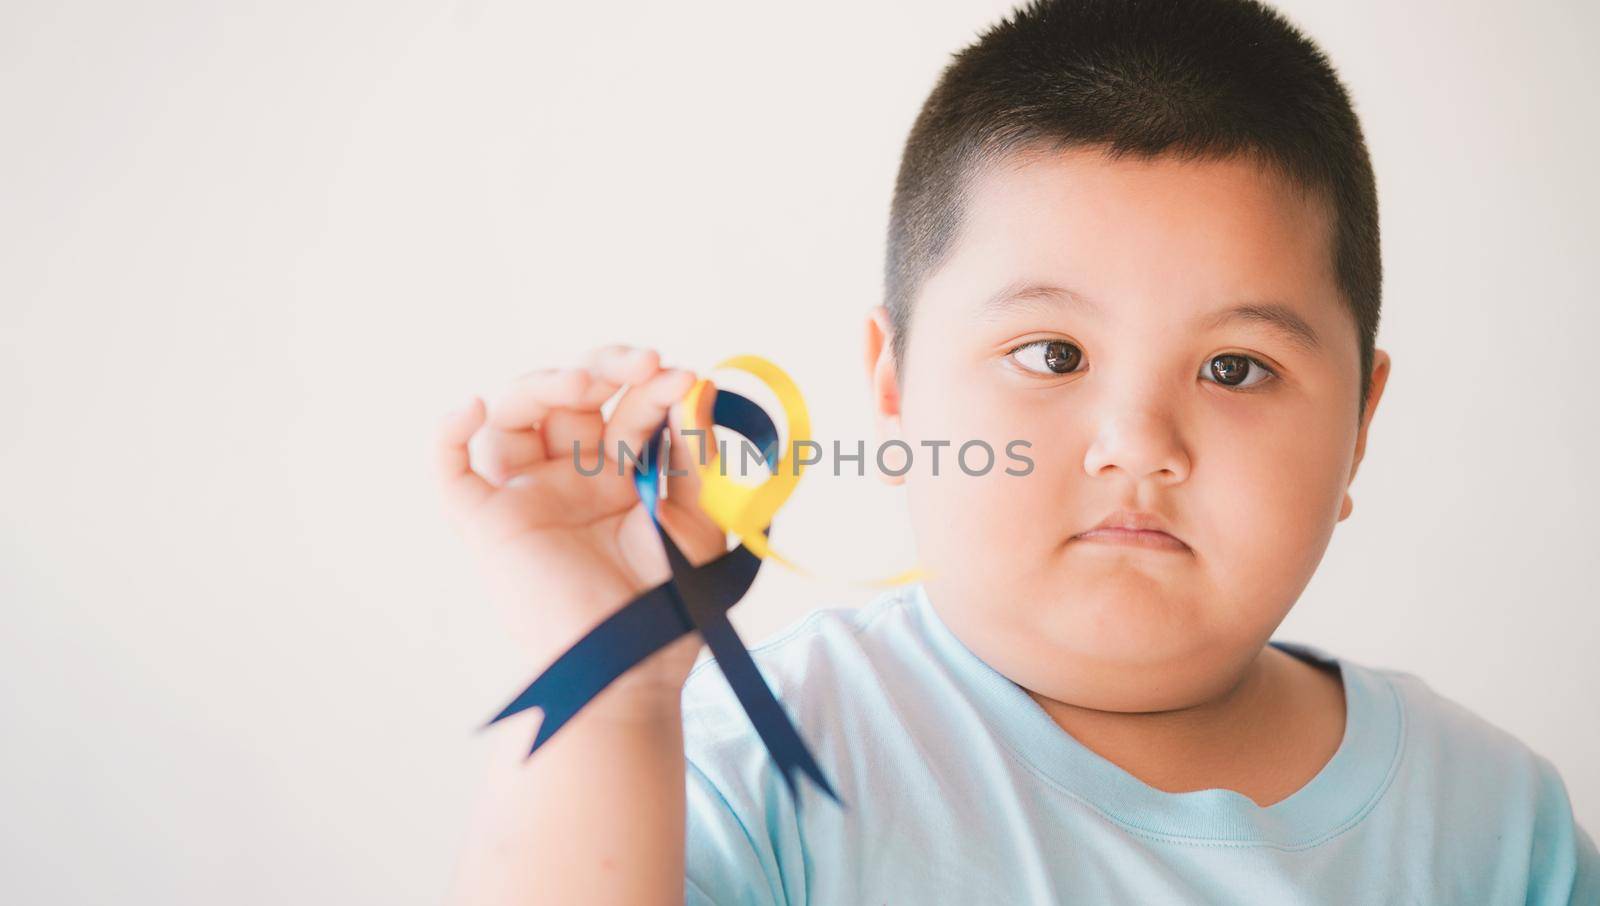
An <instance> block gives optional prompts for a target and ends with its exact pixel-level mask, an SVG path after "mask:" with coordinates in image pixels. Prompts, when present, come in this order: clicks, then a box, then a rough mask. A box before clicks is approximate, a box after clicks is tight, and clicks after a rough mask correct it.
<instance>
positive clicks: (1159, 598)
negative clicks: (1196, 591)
mask: <svg viewBox="0 0 1600 906" xmlns="http://www.w3.org/2000/svg"><path fill="white" fill-rule="evenodd" d="M1200 615H1201V614H1200V611H1199V609H1198V606H1197V602H1196V601H1194V600H1193V599H1191V598H1189V597H1188V596H1187V595H1184V594H1181V593H1178V592H1175V591H1173V590H1172V589H1171V588H1169V587H1167V586H1166V585H1164V584H1160V583H1153V582H1151V581H1150V580H1148V579H1147V578H1145V577H1136V578H1131V579H1124V580H1119V581H1110V582H1093V583H1084V587H1082V588H1077V589H1074V588H1072V587H1070V586H1069V587H1068V588H1067V589H1066V590H1065V591H1063V592H1061V593H1059V594H1058V595H1056V596H1055V600H1054V602H1053V603H1052V605H1051V606H1048V607H1045V608H1041V609H1040V610H1039V611H1038V616H1037V618H1036V619H1035V620H1034V621H1033V622H1034V623H1035V629H1036V631H1037V632H1038V634H1039V636H1040V637H1042V638H1047V639H1049V642H1050V644H1051V645H1053V646H1055V647H1057V648H1058V649H1059V650H1061V651H1065V652H1071V653H1072V654H1073V656H1075V657H1081V658H1084V659H1087V660H1092V661H1098V662H1102V663H1105V664H1126V665H1129V666H1137V665H1153V664H1159V663H1164V662H1165V663H1170V662H1171V661H1172V660H1173V659H1174V658H1180V657H1182V656H1184V655H1185V654H1187V653H1190V652H1193V651H1194V650H1196V649H1197V648H1199V647H1201V642H1202V640H1203V634H1202V632H1201V622H1202V621H1201V620H1200V619H1199V617H1200Z"/></svg>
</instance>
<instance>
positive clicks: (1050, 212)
mask: <svg viewBox="0 0 1600 906" xmlns="http://www.w3.org/2000/svg"><path fill="white" fill-rule="evenodd" d="M1330 227H1331V218H1330V217H1329V212H1328V208H1327V205H1326V204H1325V203H1324V202H1323V200H1322V199H1321V198H1320V197H1319V196H1318V195H1316V194H1313V193H1302V192H1300V191H1299V190H1298V189H1297V188H1296V187H1294V186H1292V185H1290V184H1289V183H1287V182H1286V181H1284V180H1283V179H1282V178H1280V177H1279V176H1277V175H1276V174H1275V173H1273V172H1271V171H1268V170H1265V169H1263V168H1261V167H1260V166H1259V165H1257V164H1256V163H1254V162H1253V161H1251V160H1248V159H1243V158H1235V159H1228V160H1179V159H1176V158H1171V157H1159V158H1154V159H1135V158H1123V159H1121V160H1112V159H1110V158H1108V157H1106V156H1105V155H1104V154H1103V153H1102V152H1100V151H1099V150H1095V149H1074V150H1070V151H1063V152H1033V153H1028V154H1025V155H1014V156H1012V157H1009V158H1006V159H1004V160H1002V161H1001V162H999V163H998V164H996V165H993V166H991V167H988V168H986V169H984V170H982V171H980V172H979V173H977V174H976V175H975V177H974V180H973V184H972V186H971V189H970V191H969V193H968V196H967V203H966V209H965V216H964V217H963V223H962V227H961V231H960V235H959V236H958V238H957V241H956V243H955V247H954V248H953V249H952V253H951V256H950V258H949V260H948V261H947V262H946V266H945V267H943V268H941V269H940V271H939V272H938V273H937V274H935V275H934V276H933V278H932V279H930V281H929V288H930V289H933V288H934V283H935V282H936V281H937V282H939V283H941V286H942V288H943V289H944V290H947V291H949V290H954V291H955V294H957V295H959V296H960V297H962V298H963V299H966V300H968V301H977V300H979V299H981V298H985V297H986V294H992V293H993V292H995V291H996V290H999V289H1001V288H1002V287H1004V286H1006V285H1009V284H1014V283H1016V282H1017V281H1019V280H1024V281H1035V280H1036V281H1041V282H1046V281H1048V282H1054V283H1057V284H1059V285H1064V286H1068V287H1071V288H1072V289H1073V290H1074V291H1076V292H1079V293H1081V294H1083V295H1085V296H1088V297H1091V298H1095V299H1099V300H1101V301H1103V302H1106V303H1107V304H1109V305H1110V306H1112V307H1113V308H1116V309H1118V310H1121V311H1123V312H1125V313H1130V314H1133V313H1137V312H1139V311H1141V310H1144V311H1149V312H1150V313H1152V314H1155V315H1158V316H1159V315H1161V314H1163V313H1168V314H1170V312H1171V309H1174V308H1181V309H1185V310H1193V309H1197V308H1208V309H1209V308H1216V307H1222V306H1226V305H1229V304H1237V303H1238V302H1240V301H1259V300H1264V299H1271V300H1274V301H1281V302H1283V303H1285V304H1293V305H1295V306H1296V307H1297V308H1301V307H1304V308H1305V309H1306V314H1307V317H1308V318H1310V317H1311V316H1312V315H1313V314H1321V315H1324V316H1326V315H1329V314H1336V313H1337V307H1336V302H1337V298H1338V296H1337V287H1336V284H1335V282H1334V278H1333V262H1332V244H1331V235H1332V234H1331V229H1330ZM1329 306H1334V309H1333V311H1329V310H1328V309H1329Z"/></svg>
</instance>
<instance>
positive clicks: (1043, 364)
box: [1006, 340, 1083, 375]
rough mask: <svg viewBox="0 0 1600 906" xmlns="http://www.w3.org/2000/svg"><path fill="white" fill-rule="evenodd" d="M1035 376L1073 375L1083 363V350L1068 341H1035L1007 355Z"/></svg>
mask: <svg viewBox="0 0 1600 906" xmlns="http://www.w3.org/2000/svg"><path fill="white" fill-rule="evenodd" d="M1006 354H1007V355H1009V356H1011V358H1012V359H1013V360H1015V361H1016V363H1017V364H1019V365H1021V366H1022V367H1023V368H1025V369H1026V370H1028V371H1031V372H1033V373H1034V374H1044V375H1052V374H1071V373H1072V372H1074V371H1076V370H1077V369H1078V365H1079V364H1080V363H1082V361H1083V350H1081V349H1079V348H1078V347H1077V346H1076V345H1074V344H1072V343H1069V342H1067V341H1066V340H1035V341H1033V342H1032V343H1024V344H1022V345H1021V346H1018V347H1017V348H1016V349H1013V350H1011V351H1010V352H1008V353H1006Z"/></svg>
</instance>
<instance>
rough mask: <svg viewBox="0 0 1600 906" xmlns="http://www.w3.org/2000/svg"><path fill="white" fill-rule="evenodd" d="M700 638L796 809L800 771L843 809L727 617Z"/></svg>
mask: <svg viewBox="0 0 1600 906" xmlns="http://www.w3.org/2000/svg"><path fill="white" fill-rule="evenodd" d="M700 634H701V635H702V636H704V637H705V640H706V644H708V645H710V646H711V653H712V654H713V655H715V656H716V658H717V663H718V664H720V665H721V667H722V675H723V676H724V677H726V678H727V680H728V685H729V686H732V687H733V693H734V695H736V696H738V699H739V703H740V704H741V705H743V706H744V710H745V713H746V714H747V715H749V717H750V723H751V724H753V725H754V726H755V728H756V733H757V734H759V735H760V736H761V741H762V742H763V743H764V744H765V745H766V747H767V752H768V753H769V754H771V755H772V760H773V761H775V762H776V763H777V765H778V770H779V771H780V772H781V774H782V776H783V782H784V783H785V784H787V785H788V787H789V795H790V796H792V797H794V802H795V807H796V808H799V807H800V798H799V790H798V789H797V788H796V785H795V780H794V773H795V772H796V771H799V772H801V773H803V774H805V775H806V776H807V777H810V778H811V780H812V782H813V783H815V784H816V785H817V786H818V787H821V789H822V791H823V792H824V793H827V794H828V798H830V799H832V800H833V801H834V802H835V803H837V804H838V805H839V807H840V808H843V807H844V802H843V801H841V800H840V799H839V794H838V793H836V792H834V789H833V785H832V784H830V783H828V778H827V777H825V776H824V775H823V773H822V768H821V767H820V766H819V765H818V764H817V762H816V760H815V759H814V758H812V756H811V750H810V749H808V748H806V744H805V740H803V739H801V738H800V734H799V732H798V731H796V730H795V728H794V724H793V723H791V722H790V721H789V715H788V714H786V713H785V712H784V710H783V706H782V705H780V704H779V703H778V700H777V699H776V698H774V697H773V695H772V688H771V687H770V686H768V685H767V682H766V680H765V679H764V678H763V677H762V676H761V671H760V668H758V667H757V666H756V663H755V661H754V660H753V659H752V658H751V657H750V652H749V651H748V650H746V648H745V646H744V643H743V642H742V641H740V639H739V635H738V633H737V632H735V631H734V628H733V624H732V623H730V622H728V618H727V616H726V615H725V614H722V615H718V616H716V617H715V618H713V619H712V620H711V621H709V622H707V623H701V624H700Z"/></svg>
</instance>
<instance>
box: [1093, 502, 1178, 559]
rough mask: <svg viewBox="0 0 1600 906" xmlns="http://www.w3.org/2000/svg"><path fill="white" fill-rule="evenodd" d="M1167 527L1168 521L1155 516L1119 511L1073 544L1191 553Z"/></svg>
mask: <svg viewBox="0 0 1600 906" xmlns="http://www.w3.org/2000/svg"><path fill="white" fill-rule="evenodd" d="M1166 526H1167V522H1166V520H1164V519H1162V518H1161V517H1160V516H1157V515H1156V514H1154V513H1146V512H1141V511H1137V510H1118V511H1116V512H1115V513H1112V514H1111V515H1109V516H1107V517H1106V518H1104V519H1102V520H1100V524H1099V525H1097V526H1095V527H1094V528H1092V529H1089V530H1088V531H1086V532H1080V533H1078V534H1077V535H1074V536H1072V540H1074V541H1089V542H1094V543H1097V544H1119V545H1126V546H1130V547H1143V548H1150V549H1153V550H1174V551H1185V550H1188V549H1189V546H1188V545H1187V544H1185V543H1183V541H1182V540H1181V539H1179V538H1178V537H1177V536H1176V535H1173V534H1172V533H1171V532H1169V531H1167V528H1166Z"/></svg>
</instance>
